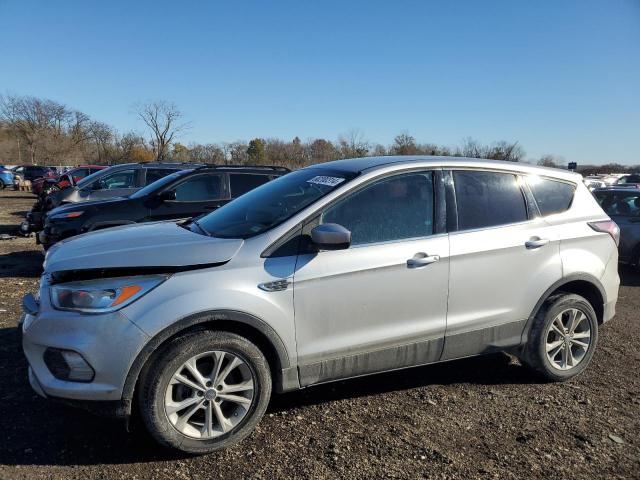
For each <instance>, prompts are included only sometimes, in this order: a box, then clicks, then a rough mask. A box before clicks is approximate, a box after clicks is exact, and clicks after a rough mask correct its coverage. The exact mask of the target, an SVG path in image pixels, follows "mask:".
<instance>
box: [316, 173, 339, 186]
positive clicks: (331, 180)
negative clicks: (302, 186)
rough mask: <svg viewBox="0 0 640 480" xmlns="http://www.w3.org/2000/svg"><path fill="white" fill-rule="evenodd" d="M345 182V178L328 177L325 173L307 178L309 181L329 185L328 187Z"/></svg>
mask: <svg viewBox="0 0 640 480" xmlns="http://www.w3.org/2000/svg"><path fill="white" fill-rule="evenodd" d="M342 182H344V178H340V177H327V176H325V175H318V176H316V177H313V178H312V179H310V180H307V183H315V184H318V185H327V186H328V187H335V186H336V185H340V184H341V183H342Z"/></svg>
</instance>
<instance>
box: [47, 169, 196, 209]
mask: <svg viewBox="0 0 640 480" xmlns="http://www.w3.org/2000/svg"><path fill="white" fill-rule="evenodd" d="M194 166H198V165H197V164H189V163H161V162H148V163H124V164H121V165H114V166H112V167H109V168H106V169H104V170H100V171H99V172H95V173H93V174H91V175H89V176H87V177H85V178H83V179H82V180H80V181H79V182H78V183H77V185H75V186H73V187H71V188H67V189H65V190H62V191H58V192H53V193H52V194H51V195H49V196H48V197H47V199H46V202H45V205H44V210H45V211H46V210H51V209H53V208H55V207H57V206H59V205H62V204H65V203H78V202H89V201H94V200H105V199H108V198H114V197H126V196H128V195H131V194H132V193H133V192H135V191H136V190H139V189H141V188H142V187H144V186H146V185H149V184H151V183H153V182H155V181H156V180H159V179H160V178H162V177H164V176H166V175H169V174H170V173H173V172H177V171H178V170H184V169H185V168H193V167H194Z"/></svg>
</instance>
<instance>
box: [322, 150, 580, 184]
mask: <svg viewBox="0 0 640 480" xmlns="http://www.w3.org/2000/svg"><path fill="white" fill-rule="evenodd" d="M413 164H416V166H419V165H420V166H421V165H424V166H427V167H466V168H491V169H496V170H508V171H516V172H523V173H530V174H532V175H542V176H549V177H557V178H563V179H567V180H571V181H574V182H576V181H580V180H581V179H582V175H580V174H578V173H574V172H571V171H569V170H562V169H559V168H548V167H538V166H535V165H529V164H528V163H520V162H507V161H504V160H486V159H480V158H466V157H442V156H440V157H436V156H427V155H417V156H401V155H399V156H383V157H362V158H349V159H345V160H335V161H333V162H326V163H321V164H316V165H312V166H311V167H309V168H330V169H331V168H334V169H336V170H343V171H349V172H353V173H361V172H364V171H368V170H375V169H379V168H385V167H390V166H401V165H413Z"/></svg>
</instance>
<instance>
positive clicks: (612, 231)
mask: <svg viewBox="0 0 640 480" xmlns="http://www.w3.org/2000/svg"><path fill="white" fill-rule="evenodd" d="M588 223H589V226H590V227H591V228H593V229H594V230H595V231H596V232H602V233H608V234H609V235H611V238H613V241H614V242H616V247H617V246H619V245H620V227H619V226H618V225H617V224H616V222H614V221H613V220H602V221H600V222H588Z"/></svg>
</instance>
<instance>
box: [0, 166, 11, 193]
mask: <svg viewBox="0 0 640 480" xmlns="http://www.w3.org/2000/svg"><path fill="white" fill-rule="evenodd" d="M13 179H14V175H13V171H12V170H11V169H9V168H6V167H4V166H2V165H0V190H3V189H5V188H7V187H8V186H13Z"/></svg>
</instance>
